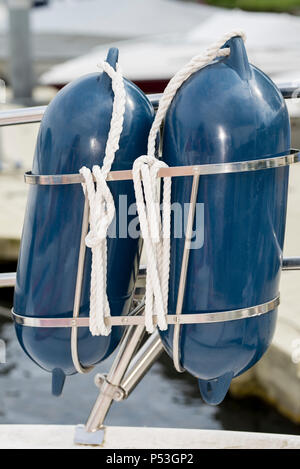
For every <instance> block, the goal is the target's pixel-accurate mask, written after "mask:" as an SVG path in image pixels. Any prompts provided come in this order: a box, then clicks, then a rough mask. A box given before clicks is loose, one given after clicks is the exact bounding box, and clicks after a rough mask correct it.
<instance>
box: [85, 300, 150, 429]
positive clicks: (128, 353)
mask: <svg viewBox="0 0 300 469" xmlns="http://www.w3.org/2000/svg"><path fill="white" fill-rule="evenodd" d="M144 307H145V306H144V304H142V305H141V306H140V308H139V313H141V312H142V310H143V309H144ZM144 331H145V326H144V325H141V326H130V327H129V328H128V329H127V331H126V333H125V336H124V339H123V340H122V342H121V345H120V348H119V351H118V353H117V356H116V358H115V360H114V363H113V365H112V367H111V369H110V371H109V373H108V375H107V378H106V380H105V382H104V383H103V385H102V386H101V389H100V392H99V396H98V398H97V400H96V402H95V404H94V407H93V409H92V411H91V413H90V416H89V418H88V420H87V422H86V425H85V429H86V431H87V432H95V431H97V430H99V428H100V427H101V426H102V424H103V422H104V419H105V417H106V415H107V413H108V411H109V409H110V406H111V404H112V402H113V400H114V394H115V390H116V387H119V386H120V383H121V380H122V378H123V376H124V374H125V373H126V370H127V368H128V366H129V363H130V361H131V359H132V356H133V354H134V352H135V351H136V349H137V347H138V345H139V343H140V341H141V339H142V337H143V334H144Z"/></svg>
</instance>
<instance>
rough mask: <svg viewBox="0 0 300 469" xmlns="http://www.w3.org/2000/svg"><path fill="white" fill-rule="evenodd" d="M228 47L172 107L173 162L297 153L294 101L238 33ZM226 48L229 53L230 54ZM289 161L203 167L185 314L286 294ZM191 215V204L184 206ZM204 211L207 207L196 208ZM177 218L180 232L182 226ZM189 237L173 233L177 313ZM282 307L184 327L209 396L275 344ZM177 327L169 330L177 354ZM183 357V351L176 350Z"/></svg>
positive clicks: (165, 334)
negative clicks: (293, 148) (226, 170)
mask: <svg viewBox="0 0 300 469" xmlns="http://www.w3.org/2000/svg"><path fill="white" fill-rule="evenodd" d="M223 48H226V49H227V48H229V50H230V53H229V55H225V54H222V49H220V51H219V54H218V53H217V54H216V57H215V58H214V60H213V61H211V62H210V63H209V64H207V65H206V66H205V67H203V68H201V69H200V70H198V71H195V72H194V73H192V74H191V76H189V78H187V79H186V80H185V81H184V83H182V84H181V86H180V87H179V88H178V90H177V92H176V94H175V96H174V98H173V99H172V102H171V104H170V106H169V108H168V111H167V113H166V118H165V124H164V134H163V149H162V154H163V160H164V162H166V163H167V164H168V165H169V166H185V165H203V164H208V165H209V164H218V163H233V162H239V161H252V160H253V161H254V160H257V159H262V158H272V157H278V156H280V155H286V154H289V152H290V122H289V116H288V112H287V108H286V105H285V102H284V99H283V97H282V95H281V93H280V91H279V90H278V88H277V87H276V85H275V84H274V83H273V82H272V80H271V79H270V78H269V77H268V76H267V75H265V74H264V73H263V72H262V71H261V70H259V69H258V68H257V67H255V66H253V65H251V64H250V63H249V61H248V57H247V53H246V49H245V45H244V41H243V39H242V38H241V37H240V36H238V35H235V36H234V37H232V38H230V39H229V40H228V41H227V42H226V43H225V44H224V45H223ZM222 55H223V56H222ZM288 175H289V169H288V166H286V167H277V168H273V169H264V170H256V171H248V172H247V171H246V172H239V173H238V172H236V173H232V174H210V175H208V174H207V175H201V174H200V180H199V189H198V194H197V204H202V207H203V212H204V222H203V223H202V225H199V223H198V222H199V221H201V220H202V217H199V220H197V217H196V218H195V220H194V228H193V229H194V234H195V235H196V237H197V236H198V238H199V239H200V238H201V239H202V240H203V243H201V245H199V246H196V245H195V246H194V247H193V243H192V248H191V249H190V253H189V264H188V270H187V277H186V286H185V296H184V301H183V308H182V314H183V315H184V314H202V313H203V314H205V313H218V312H226V311H232V310H239V309H246V308H249V307H252V306H257V305H262V304H264V303H267V302H270V301H272V300H273V299H275V298H276V297H277V296H278V288H279V280H280V273H281V264H282V250H283V242H284V233H285V221H286V209H287V189H288ZM191 187H192V177H176V178H173V181H172V204H174V203H176V204H180V206H181V207H182V208H183V207H184V204H188V203H189V201H190V195H191ZM182 213H184V210H182ZM196 214H197V210H196ZM175 223H176V220H175V217H174V216H173V217H172V231H171V232H172V233H174V229H175ZM183 250H184V236H182V237H175V236H173V237H172V238H171V248H170V256H171V260H170V278H169V296H168V314H171V315H172V314H175V313H176V305H177V298H178V289H179V282H180V273H181V264H182V256H183ZM276 316H277V309H276V308H274V307H273V309H272V310H271V311H268V312H266V313H265V314H262V315H260V316H255V317H248V318H242V319H236V320H228V321H220V322H211V323H193V324H186V325H181V326H180V336H179V356H180V363H181V366H182V368H183V369H185V370H187V371H188V372H189V373H191V374H192V375H194V376H195V377H196V378H197V379H198V381H199V388H200V391H201V394H202V397H203V399H204V400H205V401H206V402H208V403H210V404H218V403H220V402H221V401H222V400H223V399H224V397H225V395H226V393H227V390H228V388H229V386H230V382H231V380H232V378H234V377H236V376H238V375H240V374H241V373H243V372H244V371H246V370H247V369H248V368H249V367H251V366H253V365H254V364H255V363H256V362H257V361H258V360H259V359H260V358H261V357H262V355H263V354H264V353H265V351H266V350H267V348H268V346H269V344H270V342H271V339H272V336H273V333H274V329H275V323H276ZM174 327H176V326H173V325H171V326H169V327H168V329H167V330H165V331H160V335H161V338H162V341H163V344H164V347H165V349H166V350H167V352H168V353H169V355H170V356H171V357H173V354H174V346H173V334H174ZM173 358H174V357H173Z"/></svg>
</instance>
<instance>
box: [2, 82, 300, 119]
mask: <svg viewBox="0 0 300 469" xmlns="http://www.w3.org/2000/svg"><path fill="white" fill-rule="evenodd" d="M278 88H279V89H280V91H281V93H282V96H283V97H284V98H285V99H291V98H296V97H298V95H299V97H300V79H299V83H283V84H280V83H279V84H278ZM147 97H148V99H149V100H150V102H151V103H152V105H153V107H154V109H157V108H158V103H159V100H160V97H161V94H160V93H157V94H148V95H147ZM46 109H47V106H35V107H27V108H19V109H10V110H5V111H0V127H3V126H8V125H18V124H33V123H35V122H40V121H41V120H42V117H43V115H44V113H45V111H46Z"/></svg>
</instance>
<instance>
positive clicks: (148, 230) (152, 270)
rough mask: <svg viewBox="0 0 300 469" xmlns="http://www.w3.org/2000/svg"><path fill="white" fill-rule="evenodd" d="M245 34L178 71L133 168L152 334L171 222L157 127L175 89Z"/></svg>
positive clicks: (164, 307)
mask: <svg viewBox="0 0 300 469" xmlns="http://www.w3.org/2000/svg"><path fill="white" fill-rule="evenodd" d="M235 36H241V37H242V38H243V40H245V34H244V33H243V32H241V31H233V32H230V33H227V34H225V35H224V36H223V37H222V38H221V39H220V40H219V41H218V42H216V43H214V44H213V45H212V46H211V47H209V48H208V49H207V50H206V51H205V52H204V53H203V54H201V55H197V56H195V57H194V58H192V60H191V61H190V62H188V63H187V64H186V65H185V66H184V67H183V68H182V69H181V70H179V71H178V72H177V73H176V74H175V75H174V77H173V78H172V79H171V80H170V82H169V83H168V85H167V86H166V88H165V90H164V93H163V95H162V97H161V99H160V102H159V106H158V110H157V113H156V116H155V119H154V121H153V124H152V127H151V129H150V132H149V138H148V155H143V156H141V157H140V158H137V159H136V160H135V162H134V165H133V182H134V189H135V196H136V202H137V210H138V214H139V219H140V226H141V232H142V236H143V238H144V243H145V249H146V253H147V278H146V298H145V325H146V330H147V331H148V332H150V333H151V332H153V330H154V324H153V315H154V314H156V315H157V317H158V327H159V328H160V329H161V330H165V329H166V328H167V323H166V318H165V316H166V314H167V312H168V289H169V270H170V220H171V178H164V191H163V210H162V213H163V215H162V216H163V221H162V224H161V218H160V211H159V191H158V185H157V178H156V176H157V171H158V169H159V168H160V167H163V166H167V165H166V164H165V163H163V162H162V161H159V160H158V159H157V158H156V157H155V145H156V138H157V134H158V132H159V129H160V126H161V124H162V121H163V119H164V118H165V115H166V113H167V110H168V108H169V105H170V104H171V102H172V100H173V98H174V96H175V94H176V92H177V90H178V89H179V88H180V86H181V85H182V84H183V83H184V82H185V81H186V80H187V79H188V78H189V77H190V76H191V75H192V74H193V73H195V72H196V71H198V70H200V69H201V68H203V67H205V66H206V65H208V64H209V63H211V62H212V61H213V60H214V59H215V58H216V57H221V56H227V55H229V54H230V49H229V48H223V49H221V47H222V46H223V45H224V44H225V43H226V42H227V41H228V40H229V39H231V38H232V37H235Z"/></svg>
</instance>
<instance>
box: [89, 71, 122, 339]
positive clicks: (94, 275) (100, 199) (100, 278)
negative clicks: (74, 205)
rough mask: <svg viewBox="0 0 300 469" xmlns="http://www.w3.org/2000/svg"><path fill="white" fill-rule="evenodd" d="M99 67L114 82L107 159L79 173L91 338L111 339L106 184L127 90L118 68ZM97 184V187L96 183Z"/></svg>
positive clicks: (110, 209)
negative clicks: (84, 203)
mask: <svg viewBox="0 0 300 469" xmlns="http://www.w3.org/2000/svg"><path fill="white" fill-rule="evenodd" d="M100 67H101V68H102V69H103V71H104V72H105V73H107V74H108V75H109V76H110V78H111V80H112V90H113V93H114V101H113V109H112V117H111V121H110V129H109V134H108V138H107V142H106V148H105V157H104V160H103V165H102V168H100V167H99V166H98V165H95V166H93V169H92V172H91V170H90V169H88V168H86V167H85V166H83V167H82V168H81V169H80V173H81V174H82V175H83V177H84V180H85V183H84V184H83V190H84V193H85V196H86V197H88V200H89V206H90V219H89V222H90V231H89V233H88V235H87V236H86V239H85V243H86V245H87V246H88V247H89V248H91V250H92V271H91V291H90V331H91V333H92V335H108V334H110V331H111V326H109V327H107V326H106V325H105V322H104V318H105V317H108V316H110V308H109V303H108V298H107V293H106V280H107V242H106V237H107V230H108V227H109V225H110V224H111V222H112V220H113V218H114V215H115V204H114V199H113V196H112V194H111V192H110V190H109V187H108V185H107V182H106V177H107V175H108V173H109V172H110V169H111V166H112V164H113V162H114V158H115V154H116V151H117V150H118V149H119V141H120V136H121V133H122V130H123V121H124V113H125V98H126V95H125V87H124V81H123V77H122V72H121V69H120V67H119V66H118V64H117V65H116V70H114V69H113V67H111V66H110V65H109V64H108V63H107V62H103V63H102V64H100ZM93 175H94V177H95V180H96V186H95V183H94V181H93Z"/></svg>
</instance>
